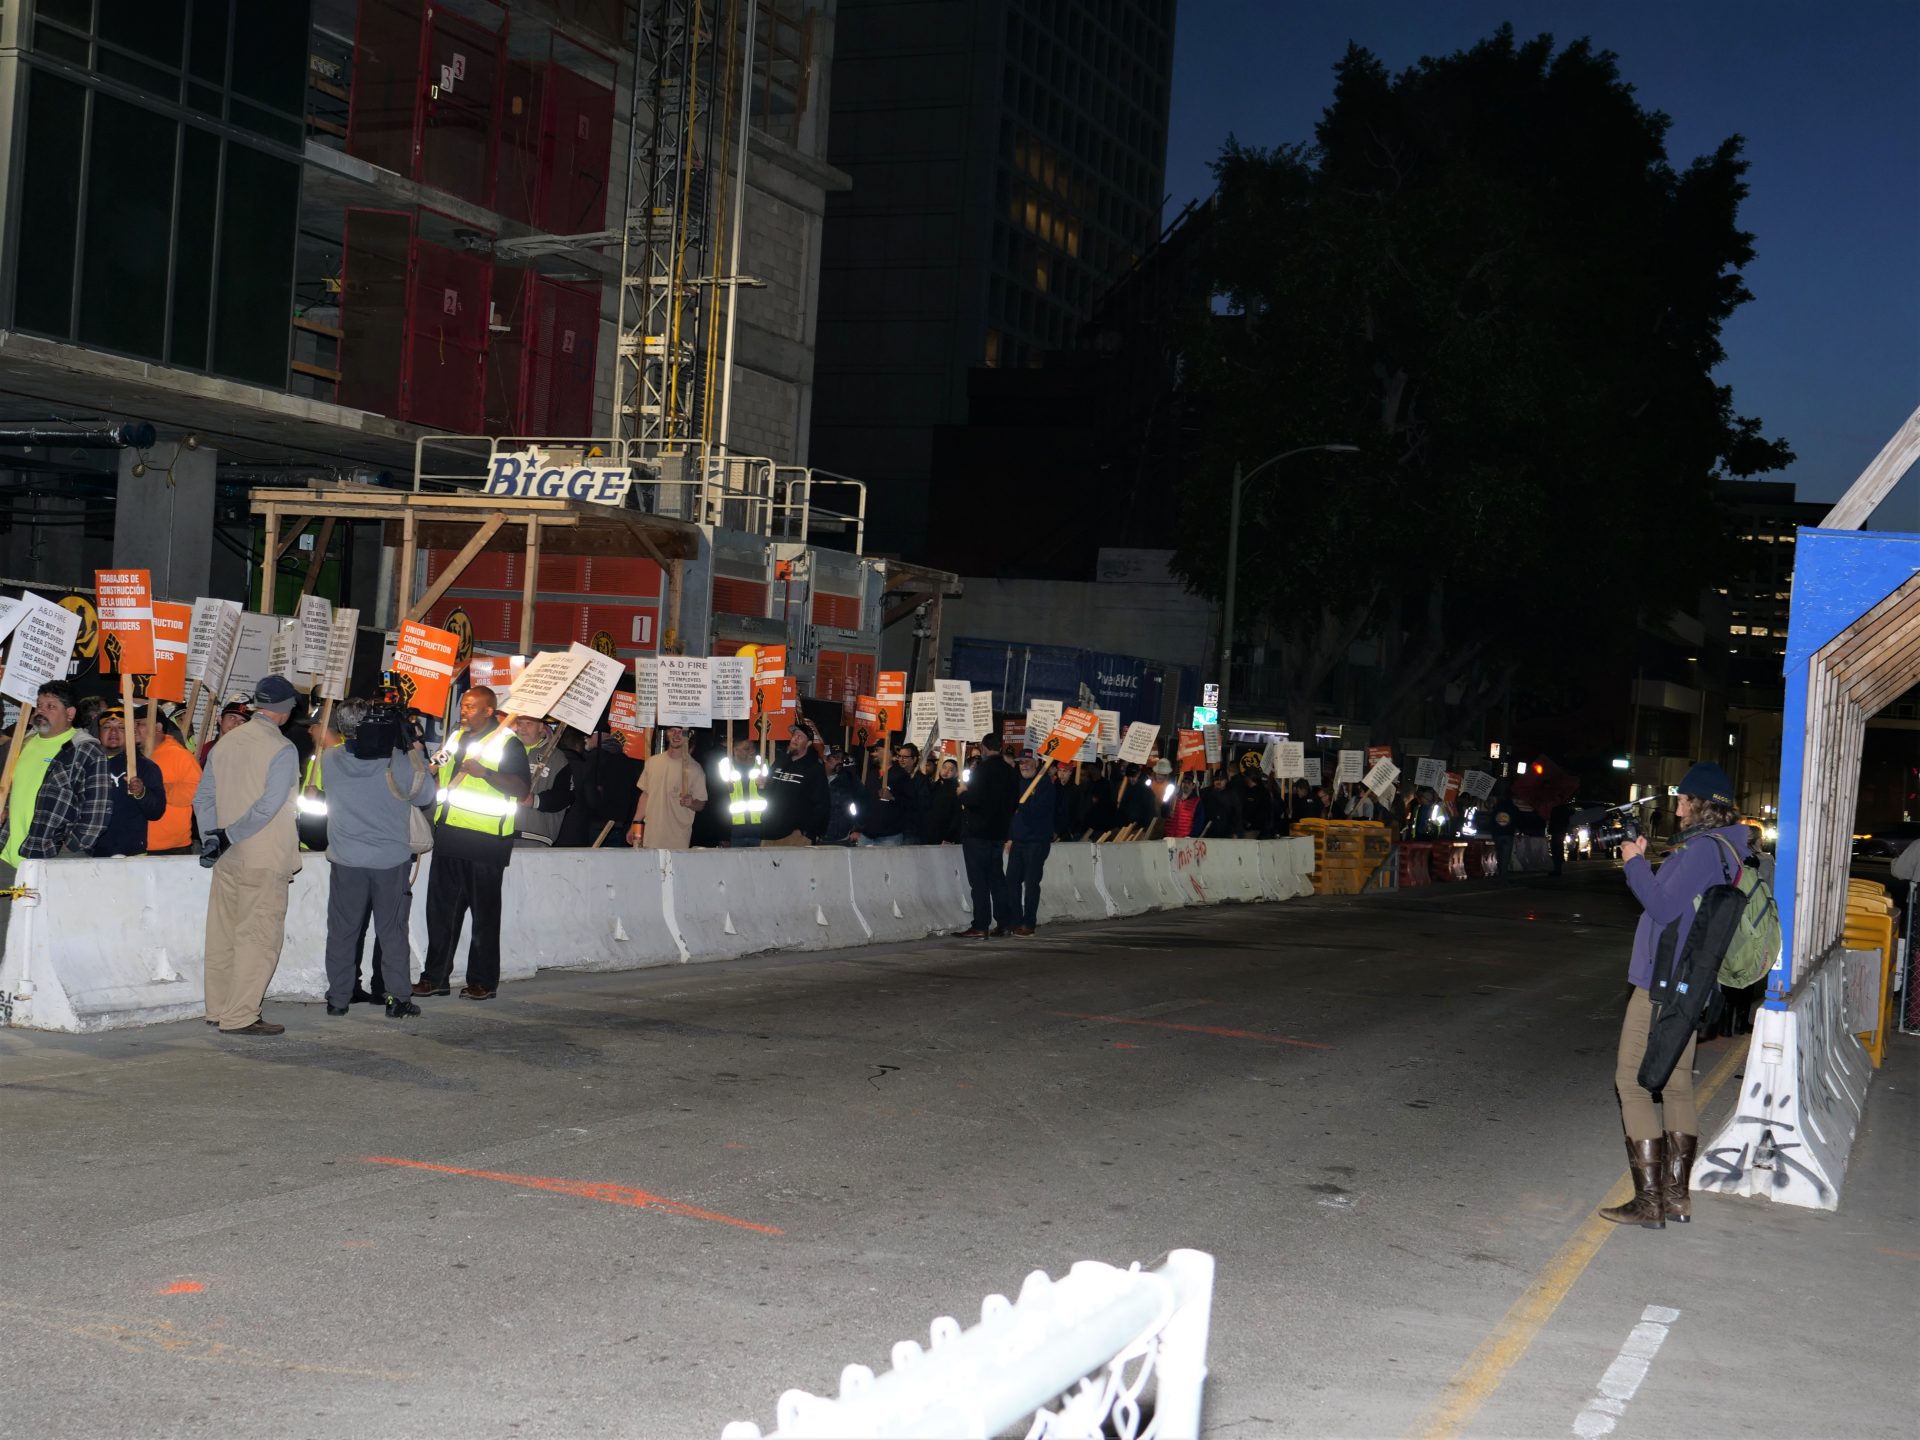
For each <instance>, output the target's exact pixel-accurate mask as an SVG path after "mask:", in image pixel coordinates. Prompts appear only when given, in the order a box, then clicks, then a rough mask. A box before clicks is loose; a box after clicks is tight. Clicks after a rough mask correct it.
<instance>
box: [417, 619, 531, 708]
mask: <svg viewBox="0 0 1920 1440" xmlns="http://www.w3.org/2000/svg"><path fill="white" fill-rule="evenodd" d="M459 654H460V637H459V636H458V635H456V634H454V633H453V632H452V631H451V630H440V629H436V628H435V627H434V626H432V625H422V624H421V623H420V622H419V621H417V620H402V621H401V622H400V639H399V643H398V644H396V645H395V646H394V650H393V671H394V674H395V675H397V676H398V677H399V685H400V696H401V698H402V699H403V700H405V701H406V703H407V706H408V708H410V709H413V710H418V711H419V712H420V713H421V714H422V715H442V714H445V713H446V709H447V695H448V692H449V691H451V690H452V689H453V675H454V669H455V661H456V660H457V659H458V657H459ZM536 713H544V712H536Z"/></svg>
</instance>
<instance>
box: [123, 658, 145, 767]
mask: <svg viewBox="0 0 1920 1440" xmlns="http://www.w3.org/2000/svg"><path fill="white" fill-rule="evenodd" d="M122 653H124V652H122ZM135 713H136V712H135V710H134V708H133V676H132V675H130V674H128V673H127V672H126V671H125V670H122V671H121V672H120V714H121V717H122V719H121V725H120V736H121V739H122V740H124V741H125V742H126V747H127V784H129V785H131V784H133V782H134V781H136V780H138V779H139V778H140V772H139V769H138V768H137V767H136V766H135V764H134V758H133V757H134V756H135V755H137V754H138V753H139V752H140V735H139V727H138V726H136V725H135V724H134V723H133V721H134V715H135Z"/></svg>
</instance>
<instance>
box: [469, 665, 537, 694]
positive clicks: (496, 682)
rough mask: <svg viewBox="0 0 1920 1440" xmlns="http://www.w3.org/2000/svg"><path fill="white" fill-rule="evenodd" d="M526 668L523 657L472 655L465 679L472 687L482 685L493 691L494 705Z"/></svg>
mask: <svg viewBox="0 0 1920 1440" xmlns="http://www.w3.org/2000/svg"><path fill="white" fill-rule="evenodd" d="M526 668H527V657H526V656H524V655H474V656H472V657H471V658H470V659H469V660H468V661H467V679H468V680H470V681H472V682H473V684H474V685H476V686H479V685H484V686H486V687H487V688H488V689H489V690H491V691H493V696H494V700H495V702H496V703H498V701H499V700H500V698H501V697H502V696H504V695H505V694H506V693H507V692H508V691H509V690H511V689H513V682H514V681H516V680H518V679H519V678H520V672H521V671H522V670H524V669H526Z"/></svg>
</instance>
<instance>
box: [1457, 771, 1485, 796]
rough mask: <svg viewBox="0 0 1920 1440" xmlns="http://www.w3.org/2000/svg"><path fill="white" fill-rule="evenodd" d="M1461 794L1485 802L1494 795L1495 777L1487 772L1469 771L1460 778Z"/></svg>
mask: <svg viewBox="0 0 1920 1440" xmlns="http://www.w3.org/2000/svg"><path fill="white" fill-rule="evenodd" d="M1460 793H1461V794H1462V795H1466V796H1468V797H1470V798H1472V799H1475V800H1484V799H1486V798H1487V796H1489V795H1491V794H1492V793H1493V776H1491V775H1490V774H1488V773H1487V772H1486V771H1485V770H1469V771H1467V773H1466V774H1464V775H1462V776H1461V777H1460Z"/></svg>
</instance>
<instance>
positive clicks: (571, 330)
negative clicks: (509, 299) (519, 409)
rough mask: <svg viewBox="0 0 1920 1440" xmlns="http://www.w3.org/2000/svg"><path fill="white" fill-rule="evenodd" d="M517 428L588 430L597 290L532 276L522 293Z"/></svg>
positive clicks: (539, 431)
mask: <svg viewBox="0 0 1920 1440" xmlns="http://www.w3.org/2000/svg"><path fill="white" fill-rule="evenodd" d="M528 301H529V308H530V311H531V313H530V315H529V316H528V324H527V327H526V331H525V334H526V358H525V361H524V362H523V365H524V373H525V379H524V381H523V383H522V386H521V394H522V395H523V396H524V397H525V405H526V408H525V411H524V419H523V421H522V424H523V425H524V427H525V428H524V429H523V430H522V431H521V433H522V434H527V435H588V434H591V433H592V430H593V373H594V362H595V360H596V358H597V356H598V351H599V339H600V293H599V291H597V290H593V289H589V288H587V287H585V286H581V285H563V284H561V283H559V282H558V281H554V280H542V279H536V280H534V281H533V283H532V288H531V291H530V293H529V296H528Z"/></svg>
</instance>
